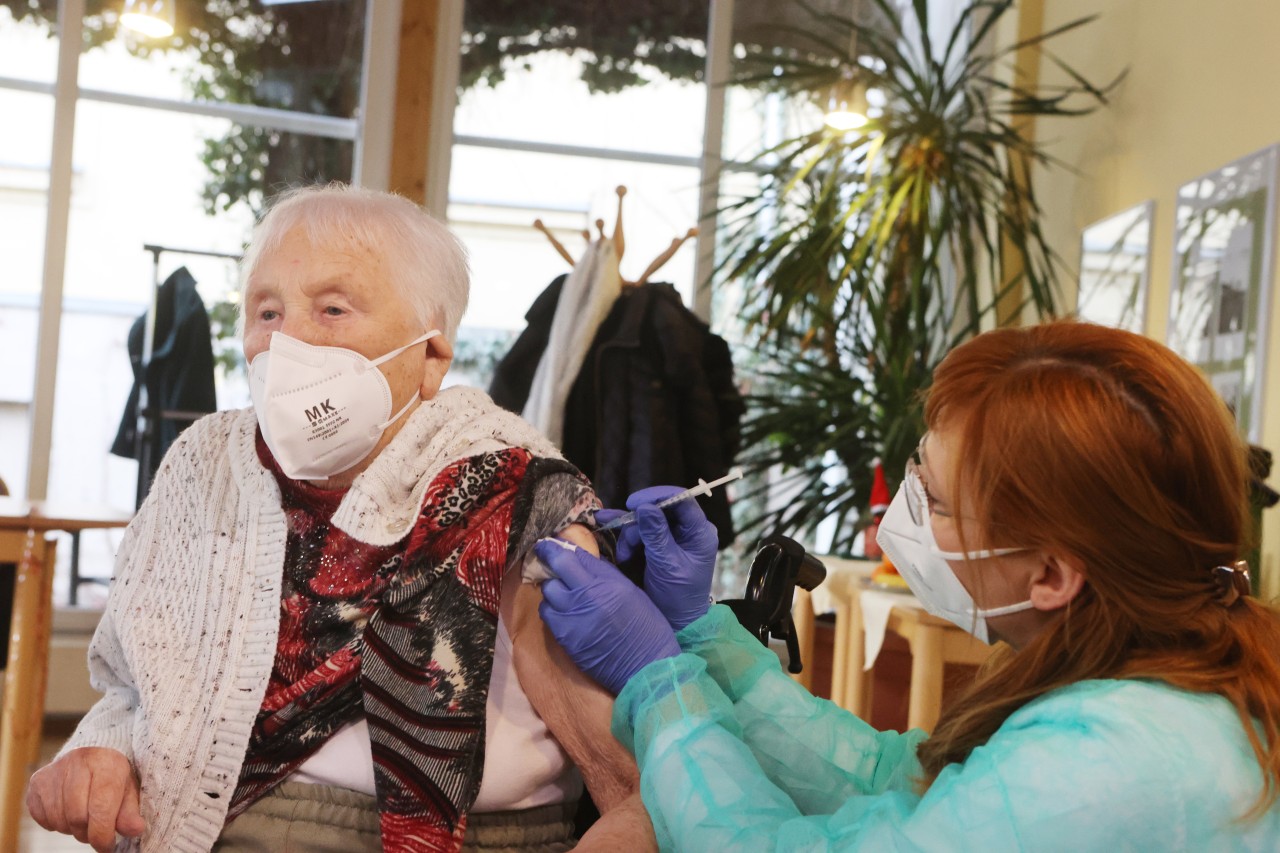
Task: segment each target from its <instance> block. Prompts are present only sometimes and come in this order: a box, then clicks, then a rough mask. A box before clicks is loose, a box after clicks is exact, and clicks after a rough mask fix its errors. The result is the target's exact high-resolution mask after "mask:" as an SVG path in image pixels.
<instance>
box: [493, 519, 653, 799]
mask: <svg viewBox="0 0 1280 853" xmlns="http://www.w3.org/2000/svg"><path fill="white" fill-rule="evenodd" d="M558 535H559V536H560V537H561V538H563V539H567V540H569V541H571V542H573V543H574V544H576V545H578V546H579V547H581V548H585V549H586V550H588V551H590V552H591V553H593V554H598V553H599V549H598V548H597V546H596V542H595V537H594V536H592V534H591V531H589V530H588V529H587V528H586V527H584V526H582V525H580V524H572V525H570V526H569V527H567V528H565V529H564V530H563V531H561V532H560V533H559V534H558ZM519 575H520V573H519V572H518V571H512V572H508V573H507V578H506V580H505V582H504V586H503V596H502V597H503V616H504V619H505V620H506V623H507V630H508V631H509V632H510V634H511V644H512V657H513V661H514V664H515V669H516V675H517V676H518V677H519V679H520V686H521V687H522V688H523V689H524V692H525V695H526V696H528V697H529V701H530V703H531V704H532V705H533V707H534V709H535V710H536V711H537V712H538V714H539V716H541V717H542V719H543V721H544V722H545V723H546V724H547V728H548V729H550V730H551V733H552V735H554V736H555V738H556V740H557V741H559V743H560V745H561V746H562V747H564V750H565V752H567V753H568V754H569V757H570V758H571V759H573V762H574V763H575V764H576V765H577V766H578V769H579V770H580V771H581V772H582V778H583V781H584V782H586V785H587V788H588V790H590V791H591V798H592V800H594V801H595V804H596V807H597V808H598V809H599V810H600V812H601V814H603V813H604V812H606V811H608V810H609V809H610V808H612V807H613V806H615V805H617V804H619V803H621V802H623V801H625V800H626V799H627V798H628V797H630V796H631V795H632V794H634V793H635V792H636V791H638V790H639V785H640V775H639V771H638V770H637V769H636V763H635V759H633V758H632V757H631V754H630V753H628V752H627V750H626V749H625V748H624V747H623V746H622V744H620V743H618V741H617V740H616V739H615V738H614V737H613V734H612V733H611V732H610V729H609V726H610V722H611V720H612V718H613V697H612V696H611V695H610V694H609V693H608V692H607V691H606V690H605V689H604V688H603V687H601V686H600V685H598V684H596V683H595V682H594V681H593V680H591V679H590V678H588V677H587V676H586V675H583V673H582V671H581V670H579V669H578V668H577V666H575V665H574V663H573V661H571V660H570V659H569V656H568V655H566V654H565V653H564V650H563V649H562V648H560V644H559V643H557V642H556V640H555V638H554V637H553V636H552V635H551V632H550V631H548V630H547V628H546V626H545V625H543V624H542V618H541V617H540V616H539V615H538V605H539V604H540V603H541V601H542V593H541V591H540V588H539V587H537V586H535V585H533V584H524V583H520V577H519Z"/></svg>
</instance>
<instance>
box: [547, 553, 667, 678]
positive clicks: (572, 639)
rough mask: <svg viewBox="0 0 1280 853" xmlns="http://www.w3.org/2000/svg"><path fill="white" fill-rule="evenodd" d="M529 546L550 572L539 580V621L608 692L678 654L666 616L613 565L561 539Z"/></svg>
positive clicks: (581, 667)
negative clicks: (547, 578) (549, 574)
mask: <svg viewBox="0 0 1280 853" xmlns="http://www.w3.org/2000/svg"><path fill="white" fill-rule="evenodd" d="M533 550H534V553H535V554H537V555H538V559H539V560H541V561H542V562H543V563H544V564H546V566H547V568H548V569H550V570H551V573H552V574H553V575H555V577H553V578H551V579H550V580H548V581H544V582H543V584H542V604H541V605H539V607H538V612H539V613H541V614H542V621H543V622H545V623H546V624H547V627H548V628H550V629H551V633H552V634H553V635H555V638H556V640H557V641H559V643H560V645H561V646H563V647H564V650H565V651H566V652H568V653H569V657H571V658H572V659H573V662H574V663H576V664H577V665H578V668H579V669H581V670H582V671H583V672H585V673H586V674H587V675H589V676H591V677H592V678H594V679H595V680H596V681H598V682H600V684H601V685H603V686H604V687H605V689H607V690H608V691H609V692H610V693H613V694H614V695H615V696H616V695H617V694H618V692H619V691H620V690H622V688H623V687H624V686H625V685H626V683H627V680H628V679H630V678H631V676H633V675H635V674H636V673H637V672H639V671H640V670H641V669H643V668H644V667H645V665H646V664H649V663H652V662H653V661H655V660H660V659H662V658H669V657H674V656H675V655H678V654H680V645H679V644H678V643H677V642H676V635H675V632H673V631H672V630H671V626H670V625H668V624H667V620H666V619H665V618H663V616H662V614H661V613H659V612H658V609H657V608H656V607H654V606H653V602H651V601H650V600H649V599H648V598H647V597H646V596H645V594H644V592H643V591H641V589H640V588H639V587H638V586H636V585H635V584H633V583H632V582H631V581H629V580H627V578H626V576H625V575H623V574H622V572H620V571H618V569H617V568H616V567H614V566H613V565H611V564H609V563H607V562H605V561H604V560H601V559H600V558H599V557H596V556H595V555H593V554H591V553H590V552H588V551H584V550H582V549H581V548H578V547H577V546H576V545H573V544H571V543H568V542H564V541H562V540H560V539H543V540H541V541H539V542H538V543H537V544H535V545H534V546H533Z"/></svg>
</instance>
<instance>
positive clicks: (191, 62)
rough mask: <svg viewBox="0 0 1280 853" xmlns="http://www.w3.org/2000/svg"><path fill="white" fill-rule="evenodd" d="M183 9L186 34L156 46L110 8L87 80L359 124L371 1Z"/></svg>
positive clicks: (93, 34)
mask: <svg viewBox="0 0 1280 853" xmlns="http://www.w3.org/2000/svg"><path fill="white" fill-rule="evenodd" d="M247 5H248V8H247V9H246V8H245V6H246V4H240V3H235V4H233V3H207V4H206V3H205V2H203V0H183V2H179V3H178V8H177V22H178V31H177V33H176V34H175V35H174V37H173V38H172V39H169V40H155V41H153V40H150V39H145V38H141V37H138V36H135V35H134V34H132V33H131V32H130V31H128V30H126V29H124V28H122V27H118V26H117V24H116V13H115V10H114V8H112V6H114V4H108V5H107V8H108V9H109V10H110V11H109V12H104V13H102V14H97V15H88V16H86V18H85V30H86V34H87V35H86V42H87V45H88V46H87V49H86V52H85V55H84V56H83V58H82V59H81V69H80V84H81V85H82V86H85V87H87V88H92V89H106V90H109V91H112V92H124V93H129V94H136V95H146V96H160V97H169V98H180V99H182V100H188V99H190V98H192V97H195V98H196V99H199V100H209V101H218V102H233V103H242V104H256V105H258V106H267V107H277V108H280V109H286V110H297V111H300V112H307V113H316V114H319V115H328V116H339V117H342V118H351V117H353V116H355V115H356V112H357V108H358V106H359V96H360V65H361V57H362V55H363V43H364V17H365V2H364V0H347V2H342V3H287V4H281V5H272V6H265V7H264V6H262V5H260V4H258V3H253V4H247Z"/></svg>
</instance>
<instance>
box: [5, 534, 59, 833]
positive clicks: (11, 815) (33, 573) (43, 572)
mask: <svg viewBox="0 0 1280 853" xmlns="http://www.w3.org/2000/svg"><path fill="white" fill-rule="evenodd" d="M56 544H57V543H56V541H55V540H54V539H52V538H49V537H48V536H47V534H46V535H41V534H39V533H37V532H36V531H34V530H31V531H27V532H25V533H24V532H19V531H11V530H0V565H5V564H12V565H15V566H16V567H17V570H16V572H15V578H14V595H13V616H12V618H11V619H10V623H9V625H7V626H5V627H7V628H8V631H9V659H8V665H7V666H6V667H5V670H4V708H3V712H2V715H0V850H16V849H17V847H18V825H19V822H20V818H21V816H22V808H23V805H22V800H23V794H24V791H25V789H26V784H27V779H29V778H30V776H31V773H32V772H33V770H34V769H35V763H36V760H37V759H38V757H39V752H40V726H41V722H42V718H43V716H44V714H43V712H44V694H45V688H46V686H47V682H48V675H49V626H50V623H51V620H52V615H53V602H52V600H51V598H52V594H53V566H54V548H55V546H56Z"/></svg>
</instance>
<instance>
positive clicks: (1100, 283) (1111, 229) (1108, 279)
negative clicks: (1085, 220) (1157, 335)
mask: <svg viewBox="0 0 1280 853" xmlns="http://www.w3.org/2000/svg"><path fill="white" fill-rule="evenodd" d="M1154 211H1155V202H1153V201H1148V202H1145V203H1143V204H1139V205H1136V206H1134V207H1131V208H1129V209H1128V210H1124V211H1121V212H1120V213H1117V214H1115V215H1114V216H1108V217H1107V218H1106V219H1104V220H1102V221H1101V222H1095V223H1094V224H1092V225H1090V226H1089V227H1088V228H1086V229H1084V232H1083V234H1082V235H1081V239H1080V286H1079V289H1078V290H1077V298H1076V316H1077V317H1079V318H1080V319H1081V320H1087V321H1088V322H1090V323H1099V324H1101V325H1103V326H1114V327H1115V328H1118V329H1128V330H1129V331H1130V332H1138V333H1139V334H1141V333H1142V331H1143V329H1144V328H1145V326H1146V319H1147V281H1148V280H1149V279H1150V277H1151V222H1152V217H1153V215H1154Z"/></svg>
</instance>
